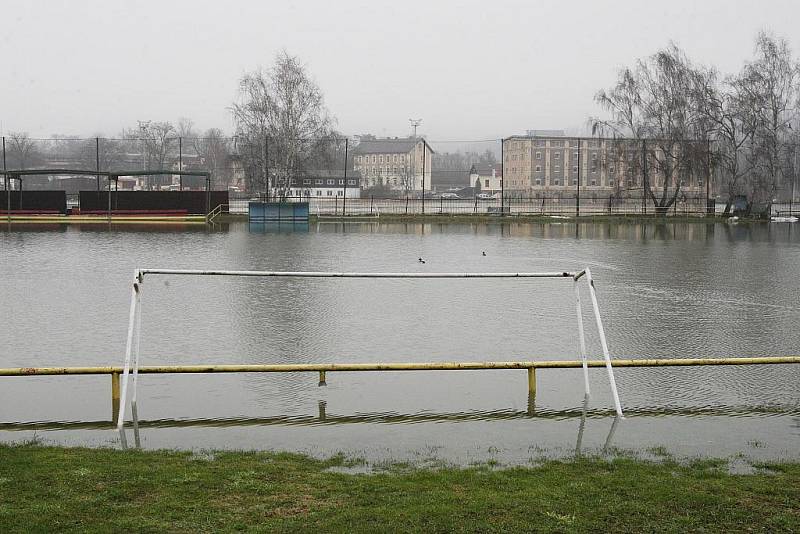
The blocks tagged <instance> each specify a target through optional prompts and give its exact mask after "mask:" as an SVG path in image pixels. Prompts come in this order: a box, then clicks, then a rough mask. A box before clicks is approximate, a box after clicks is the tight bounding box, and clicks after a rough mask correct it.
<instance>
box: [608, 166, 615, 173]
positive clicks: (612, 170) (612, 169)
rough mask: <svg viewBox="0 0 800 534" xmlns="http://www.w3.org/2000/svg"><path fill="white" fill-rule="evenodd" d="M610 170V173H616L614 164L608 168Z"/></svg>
mask: <svg viewBox="0 0 800 534" xmlns="http://www.w3.org/2000/svg"><path fill="white" fill-rule="evenodd" d="M608 172H609V174H614V166H613V165H612V166H611V167H609V168H608Z"/></svg>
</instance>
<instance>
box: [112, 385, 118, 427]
mask: <svg viewBox="0 0 800 534" xmlns="http://www.w3.org/2000/svg"><path fill="white" fill-rule="evenodd" d="M118 418H119V373H111V421H112V422H113V423H114V424H117V419H118Z"/></svg>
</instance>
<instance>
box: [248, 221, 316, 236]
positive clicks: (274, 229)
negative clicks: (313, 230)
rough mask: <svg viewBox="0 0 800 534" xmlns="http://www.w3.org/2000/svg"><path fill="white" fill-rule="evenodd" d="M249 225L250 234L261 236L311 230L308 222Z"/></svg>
mask: <svg viewBox="0 0 800 534" xmlns="http://www.w3.org/2000/svg"><path fill="white" fill-rule="evenodd" d="M248 225H249V226H248V229H249V231H250V232H254V233H259V234H266V233H281V232H282V233H293V232H308V229H309V225H308V223H307V222H291V221H289V222H277V221H275V222H250V223H248Z"/></svg>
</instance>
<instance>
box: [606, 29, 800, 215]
mask: <svg viewBox="0 0 800 534" xmlns="http://www.w3.org/2000/svg"><path fill="white" fill-rule="evenodd" d="M798 82H800V63H798V61H797V60H796V59H795V58H794V57H793V55H792V51H791V49H790V48H789V45H788V43H787V41H786V40H785V39H782V38H777V37H775V36H773V35H771V34H769V33H767V32H765V31H762V32H760V33H759V34H758V36H757V38H756V40H755V48H754V55H753V57H752V58H751V59H750V60H748V61H747V62H745V64H744V65H743V66H742V67H741V69H740V70H739V72H737V73H734V74H727V75H722V74H720V73H719V72H718V71H717V70H716V69H715V68H714V67H712V66H706V65H701V64H697V63H695V62H693V61H691V60H690V59H689V58H688V56H687V55H686V53H685V52H684V51H683V50H681V49H680V48H679V47H678V46H677V45H675V44H671V45H669V46H667V47H665V48H664V49H662V50H659V51H657V52H656V53H655V54H653V55H651V56H648V57H646V58H643V59H640V60H638V61H637V62H636V63H635V65H633V66H631V67H626V68H623V69H622V70H621V71H620V72H619V73H618V76H617V80H616V82H615V83H614V85H613V86H611V87H610V88H608V89H603V90H601V91H599V92H598V93H597V95H596V97H595V100H596V101H597V103H599V104H600V106H601V107H602V108H603V109H604V110H605V111H606V112H607V113H608V116H607V117H595V118H592V119H591V120H590V123H591V126H592V132H593V134H595V133H596V134H600V135H603V136H605V137H611V138H612V140H613V142H616V144H617V146H618V149H619V150H618V152H617V153H618V154H620V155H621V154H624V153H626V152H627V153H628V156H633V157H629V158H628V159H627V160H626V163H628V168H629V169H630V170H631V171H633V172H634V173H635V174H637V175H639V176H641V177H642V187H643V190H644V193H645V196H646V197H647V198H648V199H649V201H650V202H652V204H653V205H654V206H655V207H656V210H661V211H664V210H667V209H669V207H670V206H671V205H672V204H673V203H674V202H675V201H676V199H677V198H678V197H679V195H680V194H681V187H682V184H683V183H685V179H686V178H687V177H689V176H692V175H700V176H704V177H705V179H706V180H708V179H715V180H716V182H715V185H716V188H717V190H718V192H719V194H720V195H721V196H722V198H723V199H724V200H725V202H726V210H725V211H726V213H727V212H729V210H730V207H731V203H732V202H733V200H734V199H735V198H736V197H737V196H742V197H745V198H746V199H747V203H748V209H750V208H752V207H753V206H764V205H768V204H769V203H771V202H772V201H773V199H775V198H776V197H780V196H783V198H787V197H788V196H789V195H791V194H794V185H795V182H796V179H797V168H796V167H797V149H798V146H797V145H798V141H800V135H799V134H800V120H799V119H800V115H798V108H799V107H800V83H798ZM640 148H641V150H640ZM762 209H763V208H762Z"/></svg>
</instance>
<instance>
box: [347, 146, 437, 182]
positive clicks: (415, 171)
mask: <svg viewBox="0 0 800 534" xmlns="http://www.w3.org/2000/svg"><path fill="white" fill-rule="evenodd" d="M432 158H433V150H432V149H431V147H430V145H429V144H428V143H427V142H426V141H425V139H424V138H422V137H418V138H413V137H406V138H397V137H394V138H385V139H377V138H374V137H363V138H362V139H361V140H360V142H359V143H358V145H357V146H356V148H355V149H354V150H353V168H354V170H356V171H359V172H360V173H361V177H362V186H363V187H364V188H365V189H367V188H371V187H385V188H388V189H392V190H395V191H405V192H410V191H422V190H423V187H424V189H425V190H426V191H428V190H430V189H431V163H432V161H431V160H432ZM423 174H424V183H423Z"/></svg>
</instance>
